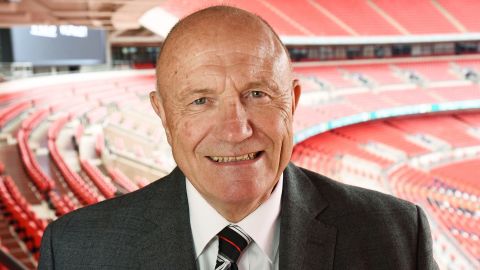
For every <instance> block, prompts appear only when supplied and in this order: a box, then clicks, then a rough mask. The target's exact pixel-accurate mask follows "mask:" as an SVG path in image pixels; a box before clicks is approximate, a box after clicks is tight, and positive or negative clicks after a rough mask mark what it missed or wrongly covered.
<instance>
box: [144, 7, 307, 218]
mask: <svg viewBox="0 0 480 270" xmlns="http://www.w3.org/2000/svg"><path fill="white" fill-rule="evenodd" d="M157 81H158V86H157V88H158V92H152V93H150V100H151V103H152V106H153V108H154V110H155V112H156V113H157V114H158V115H159V116H160V118H161V119H162V124H163V126H164V128H165V132H166V134H167V140H168V142H169V143H170V145H171V146H172V153H173V157H174V159H175V161H176V162H177V165H178V167H179V168H180V169H181V170H182V172H184V173H185V176H186V177H187V179H188V180H189V181H190V183H191V184H192V185H193V186H194V187H195V188H196V190H197V191H199V192H200V194H202V196H203V198H205V199H206V200H207V201H208V202H209V203H210V205H212V206H213V207H214V208H215V209H216V210H217V211H218V212H219V213H220V214H221V215H222V216H224V217H225V218H226V219H227V220H229V221H231V222H238V221H240V220H241V219H243V218H244V217H245V216H246V215H248V214H249V213H251V212H252V211H254V210H255V209H256V208H257V207H258V206H259V205H260V204H261V203H263V201H265V200H266V199H267V198H268V197H269V196H270V194H271V193H272V190H273V188H274V186H275V184H276V183H277V181H278V179H280V175H281V174H282V172H283V170H284V169H285V167H286V166H287V164H288V161H289V160H290V155H291V153H292V147H293V132H292V118H293V113H294V111H295V107H296V104H297V101H298V98H299V96H300V92H301V88H300V85H299V84H298V80H295V79H293V76H292V69H291V63H290V59H289V57H288V54H287V52H286V50H285V48H284V47H283V45H282V43H281V42H280V40H279V39H278V37H277V35H276V34H275V33H274V32H273V30H272V29H271V27H269V26H268V24H267V23H266V22H264V21H263V20H262V19H260V18H259V17H258V16H256V15H253V14H251V13H248V12H246V11H244V10H240V9H237V8H233V7H226V6H216V7H210V8H207V9H204V10H201V11H199V12H196V13H194V14H192V15H190V16H188V17H186V18H184V19H183V20H181V21H180V22H179V23H178V24H177V26H175V28H174V29H173V30H172V31H171V33H170V34H169V36H168V37H167V39H166V41H165V43H164V46H163V49H162V52H161V54H160V56H159V59H158V64H157Z"/></svg>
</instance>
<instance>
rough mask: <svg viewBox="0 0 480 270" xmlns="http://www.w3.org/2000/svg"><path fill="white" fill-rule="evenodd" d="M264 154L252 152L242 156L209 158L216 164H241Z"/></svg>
mask: <svg viewBox="0 0 480 270" xmlns="http://www.w3.org/2000/svg"><path fill="white" fill-rule="evenodd" d="M261 153H262V152H261V151H259V152H252V153H248V154H245V155H241V156H208V158H209V159H210V160H212V161H214V162H218V163H226V162H239V161H245V160H253V159H255V158H257V157H258V156H259V155H260V154H261Z"/></svg>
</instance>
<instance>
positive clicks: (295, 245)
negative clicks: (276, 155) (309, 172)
mask: <svg viewBox="0 0 480 270" xmlns="http://www.w3.org/2000/svg"><path fill="white" fill-rule="evenodd" d="M327 206H328V204H327V202H326V201H325V200H324V199H323V197H322V196H321V194H320V193H319V192H318V190H317V187H315V186H314V185H313V183H312V182H311V180H310V179H309V178H308V177H307V176H306V175H305V174H304V173H303V172H302V171H301V170H300V169H298V168H297V167H295V166H294V165H293V164H289V165H288V167H287V169H286V170H285V172H284V189H283V194H282V210H281V223H280V255H279V264H280V265H279V269H333V259H334V250H335V239H336V228H335V227H332V226H328V225H326V224H324V223H322V222H321V221H320V213H321V212H322V211H323V210H324V209H325V208H326V207H327Z"/></svg>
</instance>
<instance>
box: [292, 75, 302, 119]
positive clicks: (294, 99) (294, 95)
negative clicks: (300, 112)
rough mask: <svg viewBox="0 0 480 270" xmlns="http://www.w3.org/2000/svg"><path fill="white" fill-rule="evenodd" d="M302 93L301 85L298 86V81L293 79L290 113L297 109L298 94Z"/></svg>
mask: <svg viewBox="0 0 480 270" xmlns="http://www.w3.org/2000/svg"><path fill="white" fill-rule="evenodd" d="M301 94H302V87H301V86H300V81H299V80H298V79H294V80H293V82H292V115H293V114H294V113H295V110H296V109H297V105H298V100H300V95H301Z"/></svg>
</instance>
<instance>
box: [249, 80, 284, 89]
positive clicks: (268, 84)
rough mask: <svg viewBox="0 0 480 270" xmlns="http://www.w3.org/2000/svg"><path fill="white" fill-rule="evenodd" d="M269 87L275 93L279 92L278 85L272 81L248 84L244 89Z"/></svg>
mask: <svg viewBox="0 0 480 270" xmlns="http://www.w3.org/2000/svg"><path fill="white" fill-rule="evenodd" d="M265 86H266V87H267V88H269V89H271V90H273V91H278V90H279V88H278V84H277V83H276V82H275V81H272V80H258V81H253V82H249V83H247V84H246V85H245V86H244V87H243V89H253V88H260V87H265Z"/></svg>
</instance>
